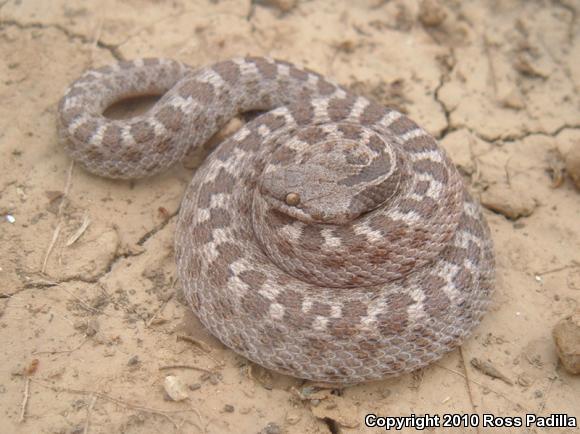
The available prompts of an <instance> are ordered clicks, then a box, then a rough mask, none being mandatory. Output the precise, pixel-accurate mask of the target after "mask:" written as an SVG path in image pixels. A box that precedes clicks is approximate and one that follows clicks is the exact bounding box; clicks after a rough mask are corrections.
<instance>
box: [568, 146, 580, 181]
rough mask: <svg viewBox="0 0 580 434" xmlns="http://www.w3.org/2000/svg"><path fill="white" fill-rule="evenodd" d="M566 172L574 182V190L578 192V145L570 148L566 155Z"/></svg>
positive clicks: (579, 171)
mask: <svg viewBox="0 0 580 434" xmlns="http://www.w3.org/2000/svg"><path fill="white" fill-rule="evenodd" d="M566 172H567V173H568V175H569V176H570V178H572V181H574V184H575V185H576V188H577V189H578V190H580V144H578V145H577V146H574V147H572V149H571V150H570V152H568V155H566Z"/></svg>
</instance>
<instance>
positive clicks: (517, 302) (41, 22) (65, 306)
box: [0, 0, 580, 434]
mask: <svg viewBox="0 0 580 434" xmlns="http://www.w3.org/2000/svg"><path fill="white" fill-rule="evenodd" d="M420 4H421V2H420V1H413V0H409V1H406V0H405V1H402V0H392V1H388V0H363V1H357V2H347V1H340V0H335V1H332V0H325V1H318V0H316V1H308V0H277V1H274V0H269V1H268V0H262V1H254V2H250V1H248V0H240V1H235V0H232V1H227V0H224V1H219V0H199V1H185V0H172V1H166V2H165V1H160V0H129V1H123V2H121V1H118V2H115V1H102V2H92V1H88V0H87V1H64V0H54V1H50V2H45V1H41V0H36V1H35V0H15V1H13V0H8V1H2V2H0V59H1V60H0V97H1V101H2V103H1V105H0V153H1V154H0V155H1V157H0V218H1V221H0V432H1V433H63V434H64V433H76V434H80V433H112V432H124V433H157V432H182V433H186V432H187V433H197V432H202V433H228V432H236V433H258V432H261V433H269V434H275V433H357V432H379V431H380V429H371V428H365V425H364V416H365V415H366V414H368V413H375V414H377V415H382V416H393V415H399V416H408V415H410V414H412V413H414V414H424V413H429V414H438V415H443V414H446V413H447V414H449V413H459V414H472V413H478V414H480V415H481V414H483V413H490V414H494V415H496V416H523V415H525V414H526V413H535V414H541V415H549V414H552V413H566V414H568V415H569V416H575V417H576V418H577V419H578V418H580V377H579V376H573V375H571V374H569V373H567V372H566V371H565V370H564V369H563V368H562V365H561V364H560V363H559V361H558V358H557V356H556V352H555V346H554V342H553V339H552V328H553V326H554V325H555V323H556V322H557V321H558V320H559V319H560V318H562V317H564V316H566V315H569V314H570V313H572V312H573V311H574V310H575V309H577V308H578V307H579V304H580V303H579V301H580V192H579V191H578V190H576V189H575V187H574V185H573V183H572V181H571V180H570V178H569V177H568V176H567V174H566V173H565V171H563V169H562V168H563V160H564V159H565V157H566V155H567V154H568V153H569V152H570V151H571V150H572V149H573V148H574V147H578V146H580V97H579V89H580V23H579V20H578V16H579V15H580V2H579V1H577V0H553V1H548V0H538V1H525V0H493V1H487V0H471V1H459V0H446V1H442V2H441V3H436V2H426V3H425V4H424V5H423V6H422V7H420ZM245 54H252V55H268V56H272V57H276V58H280V59H284V60H288V61H291V62H295V63H300V64H303V65H305V66H308V67H309V68H311V69H314V70H316V71H318V72H321V73H323V74H325V75H327V76H329V77H332V78H333V79H335V80H336V81H338V82H340V83H342V84H345V85H348V86H351V87H352V88H354V89H356V90H357V91H359V92H360V93H363V94H365V95H367V96H370V97H372V98H375V99H377V100H379V101H382V102H384V103H385V104H387V105H390V106H394V107H396V108H398V109H400V110H402V111H404V112H406V113H408V114H409V115H410V116H411V117H412V118H413V119H414V120H416V121H417V122H418V123H419V124H421V125H422V126H423V127H425V128H426V129H427V130H429V131H430V132H432V133H433V134H434V135H435V136H437V137H438V138H439V139H440V141H441V143H442V146H443V147H444V148H445V149H446V150H447V151H448V152H449V154H450V156H451V157H452V159H453V161H454V162H455V163H456V165H457V166H458V167H459V169H460V171H461V172H462V174H463V175H464V176H465V180H466V183H467V184H468V185H469V188H470V190H471V191H472V192H473V194H474V195H475V196H476V197H478V198H480V200H481V201H482V203H483V204H484V206H485V208H486V209H485V215H486V217H487V219H488V222H489V224H490V226H491V230H492V234H493V239H494V242H495V246H496V255H497V286H496V288H497V289H496V292H495V295H494V301H493V307H492V309H491V311H490V312H489V314H488V315H487V316H486V317H485V318H484V320H483V322H482V324H481V325H480V326H479V327H478V328H477V329H476V331H475V333H474V334H473V336H472V337H471V338H470V339H469V340H468V341H467V342H466V343H465V344H464V345H463V346H462V348H461V349H458V350H456V351H454V352H452V353H450V354H449V355H447V356H446V357H444V358H443V359H442V360H440V361H439V362H438V363H436V364H434V365H432V366H430V367H428V368H426V369H424V370H422V371H420V372H416V373H414V374H412V375H404V376H401V377H397V378H393V379H388V380H384V381H381V382H376V383H372V384H366V385H360V386H355V387H349V388H345V389H342V390H338V391H336V390H335V391H332V390H324V389H323V390H319V389H317V388H316V387H314V386H313V385H311V384H308V383H305V382H303V381H300V380H297V379H293V378H289V377H284V376H281V375H278V374H275V373H272V372H269V371H266V370H264V369H262V368H260V367H258V366H256V365H253V364H252V363H250V362H248V361H247V360H245V359H244V358H242V357H240V356H237V355H236V354H235V353H233V352H232V351H230V350H228V349H227V348H225V347H224V346H223V345H221V344H220V342H219V341H217V340H216V339H214V338H212V337H211V336H210V335H209V334H208V333H207V332H206V331H204V329H203V327H202V326H201V325H200V323H199V322H198V321H197V319H196V318H195V317H194V316H193V314H192V313H191V312H190V309H189V308H188V307H187V306H186V305H185V304H184V302H183V299H182V297H181V296H180V294H179V285H178V284H176V283H175V265H174V261H173V237H174V229H175V220H176V217H175V216H176V212H177V210H178V206H179V203H180V199H181V196H182V193H183V191H184V189H185V187H186V185H187V183H188V180H189V179H190V178H191V174H192V172H193V170H194V166H195V164H194V163H193V162H192V161H188V162H187V164H185V165H183V166H181V165H180V166H179V167H176V168H175V169H174V170H171V171H170V172H168V173H165V174H163V175H160V176H156V177H154V178H152V179H146V180H142V181H138V182H120V181H110V180H106V179H100V178H98V177H95V176H92V175H90V174H88V173H87V172H85V171H83V170H82V168H80V167H78V166H77V167H75V166H74V165H72V164H71V160H70V159H69V158H68V157H67V155H66V154H65V152H64V150H63V147H62V146H61V144H59V143H58V140H57V136H56V130H55V127H56V108H57V103H58V100H59V98H60V97H61V96H62V94H63V91H64V89H65V88H66V86H67V85H68V84H69V83H70V82H71V81H72V80H73V79H75V78H76V77H78V76H79V75H80V74H81V73H82V72H83V71H84V70H85V69H87V68H89V67H92V66H101V65H104V64H108V63H111V62H114V61H116V60H118V59H133V58H137V57H143V56H164V57H171V58H175V59H178V60H181V61H183V62H186V63H189V64H191V65H204V64H208V63H213V62H215V61H217V60H221V59H227V58H230V57H233V56H239V55H245ZM473 359H478V360H480V361H485V362H488V363H490V364H491V365H492V366H493V367H494V368H495V369H496V370H497V371H498V372H499V373H500V374H501V375H500V376H501V377H502V379H497V378H496V379H494V378H492V376H490V372H489V370H485V369H484V370H482V369H477V368H476V367H475V366H474V364H473V363H472V360H473ZM167 376H175V377H177V379H178V381H179V382H181V384H182V385H183V386H184V389H185V393H186V394H187V399H184V400H182V401H172V400H171V399H169V398H168V397H167V394H166V392H165V390H164V382H165V381H166V380H165V378H166V377H167ZM413 431H414V430H413V429H407V430H406V432H413ZM540 431H543V430H541V429H537V428H535V427H531V428H517V429H507V428H506V429H495V430H493V429H491V428H484V427H482V426H480V427H478V428H461V429H443V428H431V429H430V432H479V433H485V432H540ZM572 431H574V429H563V428H551V429H549V430H548V432H550V433H560V432H572Z"/></svg>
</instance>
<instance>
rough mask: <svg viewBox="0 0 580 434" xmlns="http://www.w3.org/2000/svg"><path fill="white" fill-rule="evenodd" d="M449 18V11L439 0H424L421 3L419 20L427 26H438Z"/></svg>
mask: <svg viewBox="0 0 580 434" xmlns="http://www.w3.org/2000/svg"><path fill="white" fill-rule="evenodd" d="M445 18H447V12H445V9H443V7H442V6H441V4H440V3H439V2H438V1H437V0H423V1H422V2H421V4H420V5H419V21H421V23H422V24H423V25H424V26H425V27H438V26H440V25H441V24H443V21H445Z"/></svg>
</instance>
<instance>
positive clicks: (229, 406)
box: [224, 404, 235, 413]
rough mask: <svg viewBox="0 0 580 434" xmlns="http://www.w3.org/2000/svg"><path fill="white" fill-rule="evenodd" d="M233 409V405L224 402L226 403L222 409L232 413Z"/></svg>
mask: <svg viewBox="0 0 580 434" xmlns="http://www.w3.org/2000/svg"><path fill="white" fill-rule="evenodd" d="M234 410H235V408H234V406H233V405H230V404H226V405H224V411H225V412H226V413H233V412H234Z"/></svg>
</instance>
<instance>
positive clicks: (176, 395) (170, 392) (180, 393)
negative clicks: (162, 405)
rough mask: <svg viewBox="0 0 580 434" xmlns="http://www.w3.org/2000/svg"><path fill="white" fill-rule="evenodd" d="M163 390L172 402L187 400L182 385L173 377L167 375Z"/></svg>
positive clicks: (187, 396)
mask: <svg viewBox="0 0 580 434" xmlns="http://www.w3.org/2000/svg"><path fill="white" fill-rule="evenodd" d="M163 388H164V389H165V392H166V393H167V396H168V397H169V398H171V400H173V401H183V400H184V399H187V398H189V395H188V394H187V392H186V391H185V387H184V386H183V383H182V382H181V380H180V379H179V378H178V377H176V376H174V375H168V376H167V377H165V381H164V382H163Z"/></svg>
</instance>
